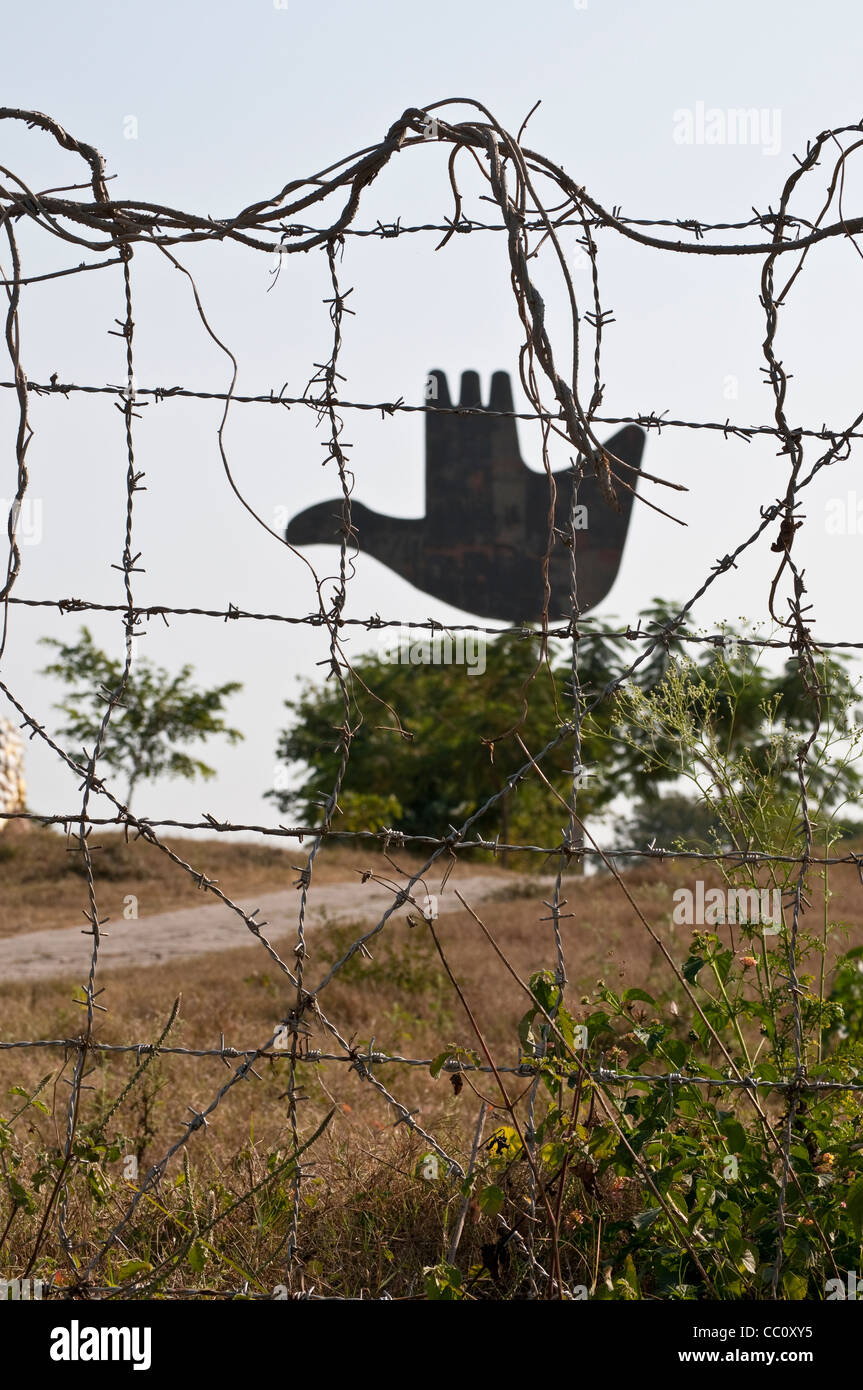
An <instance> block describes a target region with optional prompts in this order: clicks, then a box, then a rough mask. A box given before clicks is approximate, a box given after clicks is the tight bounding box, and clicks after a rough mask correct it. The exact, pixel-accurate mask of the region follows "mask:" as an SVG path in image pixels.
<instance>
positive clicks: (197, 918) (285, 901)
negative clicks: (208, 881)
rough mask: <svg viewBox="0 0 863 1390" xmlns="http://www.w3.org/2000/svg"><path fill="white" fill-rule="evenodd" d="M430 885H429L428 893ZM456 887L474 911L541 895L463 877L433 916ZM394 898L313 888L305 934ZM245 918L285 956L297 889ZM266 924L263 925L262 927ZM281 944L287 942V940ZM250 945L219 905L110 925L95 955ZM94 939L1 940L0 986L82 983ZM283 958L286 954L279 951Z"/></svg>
mask: <svg viewBox="0 0 863 1390" xmlns="http://www.w3.org/2000/svg"><path fill="white" fill-rule="evenodd" d="M435 886H436V884H435V883H434V882H433V881H431V880H429V882H428V887H429V889H430V890H431V889H433V888H434V887H435ZM454 887H458V890H459V892H460V893H461V894H462V896H463V897H464V898H465V899H466V900H467V901H468V902H469V903H470V904H471V906H476V905H478V904H479V903H481V902H483V901H487V900H488V899H489V898H490V897H494V896H496V895H498V894H500V893H501V891H505V892H506V895H507V897H513V898H514V897H518V896H519V895H524V894H525V893H530V892H532V893H534V894H536V895H537V896H539V895H540V894H541V893H542V891H543V884H542V881H541V880H539V879H536V878H533V879H528V878H523V877H521V876H519V877H516V876H515V875H513V876H512V878H511V879H510V878H509V877H507V878H504V877H503V876H502V875H497V876H495V875H492V874H466V875H464V876H459V877H458V878H456V876H455V874H454V875H453V876H452V877H451V878H450V880H449V881H448V883H447V885H446V888H445V889H444V891H443V893H438V894H437V898H438V911H439V912H440V913H445V912H457V911H459V910H460V909H461V903H460V902H459V900H458V898H457V897H456V896H455V893H454V891H453V889H454ZM413 896H414V898H415V901H416V902H417V903H418V904H420V907H421V906H422V904H423V902H424V897H425V889H423V888H421V887H420V886H419V885H417V886H416V887H415V888H414V890H413ZM392 901H393V894H392V893H391V892H389V891H388V890H387V889H386V888H382V887H381V886H380V884H377V883H374V882H372V881H371V880H370V881H369V882H368V883H361V882H359V881H358V880H356V881H354V882H351V883H322V884H321V885H320V886H319V887H313V888H312V890H311V892H310V894H309V898H308V902H307V904H306V924H307V926H308V927H309V928H310V929H312V930H313V929H314V928H315V927H319V926H321V925H322V924H325V923H326V922H327V921H330V922H338V923H345V922H357V923H363V924H364V925H365V926H367V927H368V926H372V925H374V923H375V922H376V921H377V920H379V919H380V918H381V917H382V916H383V914H384V912H385V911H386V909H387V908H388V907H390V906H391V904H392ZM238 905H239V906H240V907H242V908H243V910H244V911H245V912H246V913H247V914H251V913H252V912H254V909H255V908H259V909H260V910H259V912H258V914H257V921H258V922H259V923H260V924H261V928H262V931H263V934H264V936H266V937H267V939H268V940H269V941H272V942H273V944H274V945H275V944H276V942H278V941H280V940H281V941H282V942H283V943H284V944H286V945H287V948H288V949H290V938H291V936H293V937H294V938H295V937H296V927H297V914H298V911H299V906H300V895H299V893H298V892H297V890H296V889H292V888H288V889H281V890H280V891H279V892H276V893H264V894H262V895H261V896H260V897H258V898H254V899H245V900H244V901H243V902H241V903H240V904H238ZM398 911H399V914H400V915H407V913H413V914H414V915H415V916H417V915H419V913H418V910H417V908H415V907H412V906H411V905H410V904H409V903H408V904H406V905H405V906H404V907H402V908H400V909H398ZM264 923H266V926H265V925H264ZM286 938H287V941H286ZM253 944H256V941H255V937H254V935H253V934H252V933H251V932H250V931H249V929H248V927H247V926H246V924H245V922H244V921H243V920H242V918H240V917H238V915H237V914H236V913H235V912H232V911H231V909H230V908H227V907H225V906H224V904H222V903H212V904H208V905H207V906H202V907H186V908H181V909H180V910H178V911H176V912H159V913H156V914H155V915H154V916H152V917H140V918H138V920H137V921H128V922H127V921H124V920H123V918H116V919H115V918H112V919H111V920H110V921H109V922H106V923H105V925H104V927H103V930H102V940H101V943H100V948H99V964H100V968H101V969H111V968H113V969H115V970H116V969H119V968H121V967H123V966H150V965H165V964H169V963H170V962H171V961H175V960H183V959H188V957H190V956H200V955H206V954H209V953H210V952H213V951H229V950H233V949H234V948H236V947H237V946H251V945H253ZM91 951H92V938H91V937H90V934H89V931H86V930H85V931H83V932H78V931H76V930H75V929H74V928H70V927H61V928H50V929H48V930H45V931H34V932H26V933H23V934H22V935H21V936H12V937H6V938H4V939H3V940H0V982H5V983H10V984H11V983H17V982H19V981H27V980H46V979H51V978H56V977H62V976H66V975H72V976H74V977H75V978H80V979H81V980H84V979H85V978H86V976H87V972H88V971H89V968H90V953H91ZM281 954H284V953H283V952H282V953H281Z"/></svg>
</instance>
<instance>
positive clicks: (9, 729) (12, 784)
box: [0, 719, 27, 828]
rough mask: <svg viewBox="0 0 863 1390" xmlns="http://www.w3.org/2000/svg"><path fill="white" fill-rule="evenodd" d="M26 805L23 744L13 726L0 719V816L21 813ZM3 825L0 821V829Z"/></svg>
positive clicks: (6, 720)
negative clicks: (14, 812)
mask: <svg viewBox="0 0 863 1390" xmlns="http://www.w3.org/2000/svg"><path fill="white" fill-rule="evenodd" d="M26 804H27V787H26V785H25V782H24V743H23V741H22V738H21V735H20V734H19V732H18V730H17V729H16V728H15V725H14V724H10V723H9V721H8V719H0V816H2V813H3V812H4V811H23V810H24V809H25V807H26ZM3 823H4V822H3V821H2V819H0V828H2V826H3Z"/></svg>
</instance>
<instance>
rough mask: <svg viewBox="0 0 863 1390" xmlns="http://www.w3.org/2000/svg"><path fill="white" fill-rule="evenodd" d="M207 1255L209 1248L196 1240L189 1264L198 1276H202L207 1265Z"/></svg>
mask: <svg viewBox="0 0 863 1390" xmlns="http://www.w3.org/2000/svg"><path fill="white" fill-rule="evenodd" d="M207 1253H208V1252H207V1247H206V1246H205V1245H204V1243H203V1241H201V1240H196V1241H193V1242H192V1246H191V1249H190V1250H189V1264H190V1266H191V1268H192V1269H193V1270H194V1271H195V1273H196V1274H200V1273H201V1271H202V1270H203V1268H204V1265H205V1264H206V1263H207Z"/></svg>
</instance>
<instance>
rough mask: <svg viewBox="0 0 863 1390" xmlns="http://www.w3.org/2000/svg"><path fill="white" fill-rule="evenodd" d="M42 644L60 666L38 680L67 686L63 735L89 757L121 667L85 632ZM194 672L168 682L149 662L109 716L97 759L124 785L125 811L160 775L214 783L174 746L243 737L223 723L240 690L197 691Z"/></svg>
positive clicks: (141, 664) (210, 771)
mask: <svg viewBox="0 0 863 1390" xmlns="http://www.w3.org/2000/svg"><path fill="white" fill-rule="evenodd" d="M41 641H42V643H43V645H45V646H50V647H54V648H55V649H56V652H57V659H56V660H55V661H53V662H51V663H50V665H48V666H46V667H44V669H43V671H42V675H45V676H56V677H58V678H59V679H60V680H62V681H64V682H65V683H66V685H68V686H70V687H71V690H70V693H69V695H68V696H67V697H66V699H65V700H62V701H60V702H59V703H57V704H55V706H54V708H55V709H58V710H60V711H61V713H63V714H64V715H65V716H66V720H67V722H66V724H64V725H63V727H62V728H61V729H60V734H61V735H62V737H63V738H66V739H70V740H73V741H74V742H75V743H76V744H78V745H81V746H86V747H87V748H88V750H92V748H93V745H94V743H95V740H96V737H97V735H98V732H99V728H100V726H101V723H102V720H103V719H104V717H105V706H106V700H107V699H108V697H109V695H110V692H112V691H114V690H116V689H117V687H118V686H119V684H120V682H121V679H122V675H123V668H124V663H123V662H121V661H115V660H113V659H112V658H111V657H109V656H107V655H106V653H105V652H103V651H100V650H99V648H98V647H97V646H96V645H95V643H94V642H93V637H92V635H91V633H90V631H89V629H88V628H86V627H82V629H81V633H80V636H79V637H78V640H77V641H76V642H74V643H69V644H67V643H65V642H61V641H59V640H58V639H57V638H56V637H43V638H42V639H41ZM192 671H193V667H191V666H189V665H186V666H183V667H181V669H180V670H179V671H178V672H177V674H176V675H171V674H170V672H168V671H165V670H163V669H162V668H161V667H159V666H154V665H153V664H152V663H151V662H149V661H148V660H147V659H146V658H138V659H136V660H135V662H134V663H133V666H132V670H131V673H130V676H129V679H128V681H127V682H126V686H125V689H124V691H123V696H122V702H121V703H120V704H118V705H117V706H116V707H115V709H114V711H113V713H112V715H111V718H110V721H109V723H108V727H107V729H106V731H105V735H104V738H103V741H102V746H101V758H102V760H103V761H104V762H105V763H106V764H107V766H108V767H110V768H112V769H113V770H114V771H116V772H118V773H120V774H121V775H123V776H124V777H125V778H126V784H127V792H126V805H127V806H131V804H132V796H133V794H134V792H135V789H136V787H137V786H138V784H139V782H143V781H152V780H153V778H156V777H163V776H167V777H185V778H192V777H207V778H209V777H215V775H216V772H215V768H212V767H210V766H209V765H208V764H207V763H204V762H201V760H200V759H199V758H193V757H191V756H190V755H189V754H188V753H185V752H183V751H182V749H181V748H178V747H177V745H178V744H189V743H196V742H199V741H201V740H204V739H207V738H209V737H210V736H211V735H212V734H224V735H225V737H226V738H227V739H228V741H229V742H230V743H232V744H233V743H237V742H238V741H239V740H240V739H242V738H243V734H241V733H240V731H239V729H232V728H229V727H228V725H227V724H226V723H225V721H224V719H223V717H222V713H223V709H224V703H225V700H226V699H227V698H228V696H230V695H234V694H236V693H237V691H239V690H242V685H241V683H240V682H239V681H228V682H226V684H225V685H219V686H214V687H213V688H212V689H210V690H198V689H196V688H195V686H194V685H193V684H192V681H191V677H192Z"/></svg>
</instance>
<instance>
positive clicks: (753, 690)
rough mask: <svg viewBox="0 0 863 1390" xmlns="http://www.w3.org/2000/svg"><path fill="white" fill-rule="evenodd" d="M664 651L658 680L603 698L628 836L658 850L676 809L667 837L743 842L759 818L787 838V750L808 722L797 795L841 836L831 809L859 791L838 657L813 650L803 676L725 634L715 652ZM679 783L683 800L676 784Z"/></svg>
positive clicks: (848, 684)
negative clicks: (630, 812)
mask: <svg viewBox="0 0 863 1390" xmlns="http://www.w3.org/2000/svg"><path fill="white" fill-rule="evenodd" d="M658 611H659V610H658V609H654V612H658ZM668 651H669V660H668V662H667V663H666V666H665V670H664V672H663V674H662V677H661V679H660V680H658V681H656V682H655V683H654V684H653V685H652V686H650V687H649V688H645V687H644V685H643V684H635V683H629V684H627V685H625V686H624V687H623V689H622V690H621V691H620V692H619V693H618V694H617V696H616V700H615V703H616V706H617V711H618V717H619V722H618V723H617V725H616V728H615V730H614V733H615V736H616V737H617V738H618V739H619V740H620V744H621V766H622V767H623V768H624V769H625V775H624V780H625V781H626V784H627V786H629V787H630V788H631V789H632V792H633V793H634V796H635V801H636V809H635V816H634V819H633V821H632V822H631V824H630V830H631V831H634V832H635V834H636V836H637V838H638V840H639V843H642V842H645V841H646V839H647V838H649V832H650V831H651V829H652V833H653V835H655V837H656V839H657V843H659V844H663V843H665V844H666V845H667V844H668V843H669V838H670V837H669V832H670V831H672V830H677V829H679V830H682V829H683V823H684V822H685V820H686V817H687V810H686V808H687V805H688V806H689V807H690V808H691V809H690V812H689V818H690V829H689V833H688V834H683V835H674V836H673V839H674V840H675V841H676V842H678V843H681V842H683V841H687V842H688V843H689V845H690V846H691V845H693V844H694V843H696V842H698V843H699V844H700V845H702V846H703V844H704V842H705V840H709V841H710V842H712V843H713V844H714V845H716V846H722V847H725V848H735V849H746V848H750V847H753V848H754V847H757V845H758V844H759V843H760V842H761V841H762V840H766V838H767V827H768V822H769V823H771V824H772V825H773V826H774V831H772V832H771V833H778V830H776V829H775V827H776V826H777V825H778V823H779V822H780V821H781V822H782V823H783V824H784V827H785V829H784V833H785V835H786V836H787V837H789V839H790V837H791V836H792V835H793V832H794V828H795V826H796V824H797V822H798V821H799V819H800V815H801V804H800V782H799V772H798V757H797V754H798V750H799V749H801V748H802V747H803V746H804V745H805V744H806V743H807V741H808V739H809V737H810V735H812V733H813V731H814V730H815V726H816V722H817V723H818V728H817V733H816V734H815V738H814V742H813V744H812V747H811V749H809V751H808V754H807V756H806V760H805V763H804V768H803V771H804V779H805V785H806V792H807V800H808V802H809V804H810V810H812V809H813V808H816V807H817V820H818V824H819V825H820V826H821V827H822V828H827V827H828V825H829V827H831V828H832V829H835V830H836V831H838V832H840V833H847V832H848V828H849V821H848V820H847V818H846V817H844V816H843V814H842V813H843V812H844V811H846V810H847V809H848V808H852V809H856V805H857V802H858V801H859V797H860V791H861V786H863V778H861V774H860V772H859V770H858V762H859V754H860V750H861V746H863V729H861V728H860V726H859V725H858V724H857V722H856V721H857V716H858V712H859V710H858V702H859V693H858V689H857V686H858V681H857V679H856V678H855V677H854V676H853V674H852V672H851V669H850V667H849V666H848V664H847V662H845V661H844V660H843V659H842V658H841V657H833V658H828V657H826V656H823V655H818V654H816V659H815V665H814V669H813V670H811V671H806V673H805V675H804V674H802V673H801V669H800V663H799V662H798V661H796V660H789V661H786V662H785V663H784V665H783V666H782V667H781V669H780V670H779V671H778V672H777V671H772V670H771V668H770V664H769V657H768V655H767V654H766V653H765V651H764V649H763V648H761V647H759V646H757V645H753V646H750V645H747V644H746V643H745V642H742V641H740V640H739V636H738V635H737V634H734V633H732V632H728V633H727V634H726V644H725V645H724V646H721V647H706V648H705V647H696V646H694V644H689V643H684V642H680V641H675V640H674V639H672V640H671V641H670V642H669V644H668ZM816 708H818V709H819V710H820V718H817V721H816ZM687 784H688V785H689V786H690V787H691V788H692V789H693V790H694V796H687V794H686V793H685V792H684V791H683V790H682V789H683V788H684V787H686V786H687ZM663 786H668V787H669V788H670V791H668V792H666V794H665V795H663V794H662V791H661V788H662V787H663ZM850 824H852V825H853V821H852V822H850Z"/></svg>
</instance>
